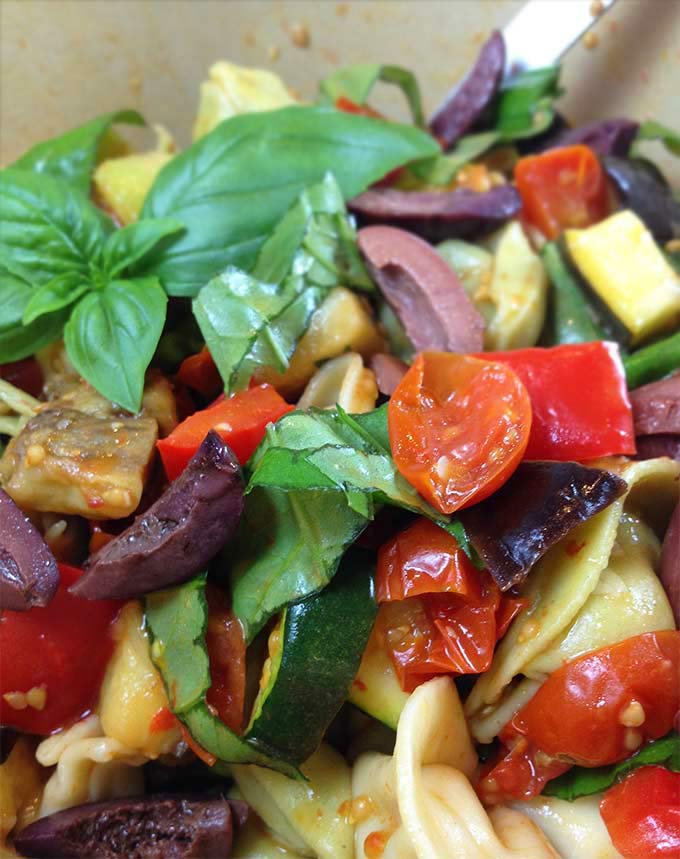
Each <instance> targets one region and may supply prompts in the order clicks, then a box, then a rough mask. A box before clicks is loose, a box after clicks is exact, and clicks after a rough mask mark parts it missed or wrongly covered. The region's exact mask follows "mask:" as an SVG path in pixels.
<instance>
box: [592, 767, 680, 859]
mask: <svg viewBox="0 0 680 859" xmlns="http://www.w3.org/2000/svg"><path fill="white" fill-rule="evenodd" d="M600 814H601V815H602V819H603V820H604V823H605V826H606V827H607V831H608V832H609V836H610V838H611V840H612V842H613V844H614V847H616V849H617V850H618V851H619V853H620V854H621V855H622V856H623V857H624V859H642V857H644V859H680V773H675V772H670V770H667V769H664V767H642V768H641V769H639V770H635V771H633V772H632V773H630V775H629V776H627V777H626V778H625V779H624V780H623V781H622V782H620V783H619V784H616V785H614V787H610V788H609V790H608V791H607V792H606V793H605V795H604V797H603V798H602V801H601V802H600Z"/></svg>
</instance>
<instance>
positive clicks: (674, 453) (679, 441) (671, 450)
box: [635, 433, 680, 462]
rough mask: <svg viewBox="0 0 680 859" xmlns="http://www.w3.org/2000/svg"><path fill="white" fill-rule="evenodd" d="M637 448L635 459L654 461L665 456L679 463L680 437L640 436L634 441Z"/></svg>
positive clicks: (667, 434)
mask: <svg viewBox="0 0 680 859" xmlns="http://www.w3.org/2000/svg"><path fill="white" fill-rule="evenodd" d="M635 446H636V447H637V454H636V456H635V458H636V459H656V458H657V457H659V456H667V457H668V458H669V459H676V460H677V461H678V462H680V435H671V434H670V433H666V434H663V433H660V434H659V435H641V436H638V437H637V438H636V439H635Z"/></svg>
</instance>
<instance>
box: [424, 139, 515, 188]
mask: <svg viewBox="0 0 680 859" xmlns="http://www.w3.org/2000/svg"><path fill="white" fill-rule="evenodd" d="M500 136H501V135H500V132H498V131H482V132H480V133H479V134H467V135H466V136H465V137H461V139H460V140H459V141H458V142H457V143H456V145H455V146H454V147H453V149H452V150H451V151H450V152H447V153H446V154H445V155H437V156H436V157H435V158H427V159H425V160H424V161H416V162H415V163H414V164H411V166H410V167H409V171H410V172H411V173H413V175H414V176H415V177H416V178H417V179H419V180H420V181H421V182H425V183H426V184H428V185H448V184H449V183H450V182H451V181H452V180H453V178H454V177H455V175H456V173H458V171H459V170H460V169H461V167H464V166H465V165H466V164H469V163H470V162H471V161H474V160H475V158H478V157H479V156H480V155H483V154H484V153H485V152H487V151H488V150H489V149H491V147H492V146H494V145H495V144H496V143H498V141H499V140H500Z"/></svg>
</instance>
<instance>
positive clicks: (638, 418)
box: [630, 374, 680, 435]
mask: <svg viewBox="0 0 680 859" xmlns="http://www.w3.org/2000/svg"><path fill="white" fill-rule="evenodd" d="M630 401H631V404H632V406H633V417H634V419H635V434H636V435H657V434H659V433H670V434H678V435H680V374H678V375H676V376H671V377H670V379H661V381H659V382H652V383H651V384H649V385H643V386H642V387H641V388H636V390H634V391H631V393H630Z"/></svg>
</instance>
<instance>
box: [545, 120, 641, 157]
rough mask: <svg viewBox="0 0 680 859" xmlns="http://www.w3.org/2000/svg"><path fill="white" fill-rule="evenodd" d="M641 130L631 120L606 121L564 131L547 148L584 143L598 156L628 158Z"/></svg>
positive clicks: (553, 138)
mask: <svg viewBox="0 0 680 859" xmlns="http://www.w3.org/2000/svg"><path fill="white" fill-rule="evenodd" d="M639 128H640V126H639V124H638V123H637V122H633V120H631V119H605V120H602V121H600V122H591V123H589V124H588V125H580V126H579V127H578V128H569V129H567V130H566V131H562V132H560V133H559V134H558V135H556V136H554V137H552V139H551V140H550V141H549V142H548V145H547V146H546V147H545V148H546V149H554V148H555V147H557V146H575V145H576V144H578V143H582V144H584V145H585V146H589V147H590V148H591V149H592V150H593V151H594V152H596V153H597V154H598V155H618V156H626V155H628V153H629V152H630V147H631V146H632V145H633V141H634V140H635V135H636V134H637V133H638V129H639Z"/></svg>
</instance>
